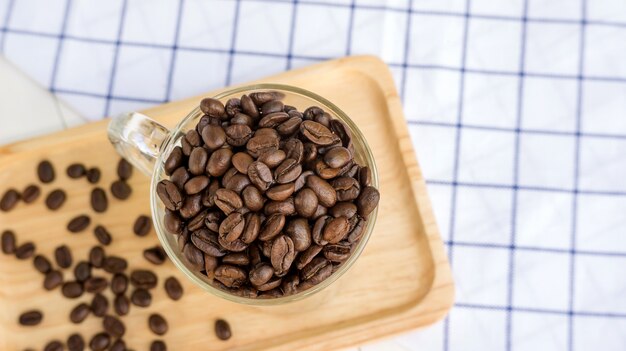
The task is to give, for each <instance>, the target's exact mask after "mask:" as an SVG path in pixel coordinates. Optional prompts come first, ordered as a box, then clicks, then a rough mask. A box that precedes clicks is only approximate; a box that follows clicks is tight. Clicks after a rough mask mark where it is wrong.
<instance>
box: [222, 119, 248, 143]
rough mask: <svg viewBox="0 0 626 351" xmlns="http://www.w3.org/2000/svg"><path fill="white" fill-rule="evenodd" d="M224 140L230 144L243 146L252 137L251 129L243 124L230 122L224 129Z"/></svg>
mask: <svg viewBox="0 0 626 351" xmlns="http://www.w3.org/2000/svg"><path fill="white" fill-rule="evenodd" d="M224 132H225V133H226V142H227V143H228V144H230V145H232V146H244V145H246V143H247V142H248V140H250V138H251V137H252V133H253V132H252V129H251V128H250V127H248V126H247V125H245V124H232V125H230V126H228V127H226V129H225V130H224Z"/></svg>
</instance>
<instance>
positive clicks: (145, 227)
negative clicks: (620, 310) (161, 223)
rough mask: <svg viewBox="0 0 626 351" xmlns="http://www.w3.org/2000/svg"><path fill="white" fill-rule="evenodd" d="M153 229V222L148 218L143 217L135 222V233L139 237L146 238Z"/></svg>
mask: <svg viewBox="0 0 626 351" xmlns="http://www.w3.org/2000/svg"><path fill="white" fill-rule="evenodd" d="M151 228H152V220H151V219H150V217H148V216H144V215H141V216H139V217H137V219H136V220H135V224H134V225H133V232H134V233H135V235H137V236H146V235H148V233H149V232H150V229H151Z"/></svg>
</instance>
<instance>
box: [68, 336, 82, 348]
mask: <svg viewBox="0 0 626 351" xmlns="http://www.w3.org/2000/svg"><path fill="white" fill-rule="evenodd" d="M84 349H85V339H83V337H82V336H81V335H80V334H76V333H74V334H72V335H70V336H69V337H68V338H67V350H68V351H83V350H84Z"/></svg>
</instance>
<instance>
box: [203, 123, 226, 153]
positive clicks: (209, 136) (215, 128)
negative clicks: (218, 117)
mask: <svg viewBox="0 0 626 351" xmlns="http://www.w3.org/2000/svg"><path fill="white" fill-rule="evenodd" d="M202 140H203V141H204V144H205V146H206V148H207V149H209V151H214V150H217V149H219V148H220V147H222V145H224V143H226V132H224V128H222V127H221V126H219V125H208V126H206V127H204V129H202Z"/></svg>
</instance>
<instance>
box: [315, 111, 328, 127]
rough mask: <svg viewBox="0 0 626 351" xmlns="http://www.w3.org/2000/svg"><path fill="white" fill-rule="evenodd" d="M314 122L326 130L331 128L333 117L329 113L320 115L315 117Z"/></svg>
mask: <svg viewBox="0 0 626 351" xmlns="http://www.w3.org/2000/svg"><path fill="white" fill-rule="evenodd" d="M313 120H314V121H315V122H317V123H319V124H321V125H323V126H324V127H326V128H330V121H331V117H330V114H329V113H328V112H324V113H320V114H317V115H315V117H313Z"/></svg>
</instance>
